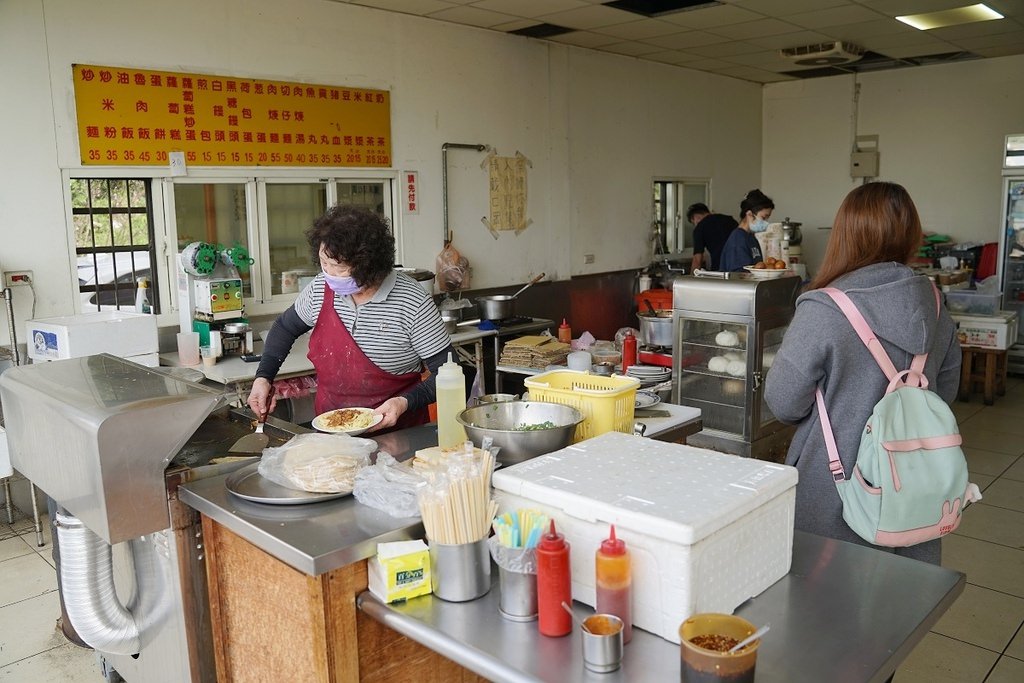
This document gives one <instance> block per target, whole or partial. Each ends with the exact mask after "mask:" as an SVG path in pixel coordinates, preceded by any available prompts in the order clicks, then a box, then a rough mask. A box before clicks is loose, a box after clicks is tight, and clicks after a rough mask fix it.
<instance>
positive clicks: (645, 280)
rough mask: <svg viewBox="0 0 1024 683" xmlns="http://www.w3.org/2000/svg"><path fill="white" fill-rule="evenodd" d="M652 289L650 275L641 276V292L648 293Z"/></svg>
mask: <svg viewBox="0 0 1024 683" xmlns="http://www.w3.org/2000/svg"><path fill="white" fill-rule="evenodd" d="M650 288H651V276H650V275H641V276H640V291H641V292H646V291H647V290H648V289H650Z"/></svg>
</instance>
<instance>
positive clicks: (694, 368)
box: [683, 365, 747, 382]
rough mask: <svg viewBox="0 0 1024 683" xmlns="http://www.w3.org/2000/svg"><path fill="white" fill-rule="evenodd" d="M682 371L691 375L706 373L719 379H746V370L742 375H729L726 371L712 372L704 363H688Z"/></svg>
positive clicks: (742, 380) (743, 380)
mask: <svg viewBox="0 0 1024 683" xmlns="http://www.w3.org/2000/svg"><path fill="white" fill-rule="evenodd" d="M683 372H684V373H685V372H688V373H690V374H693V375H707V376H708V377H720V378H721V379H735V380H739V381H740V382H746V381H747V372H746V370H744V371H743V374H742V375H739V376H737V375H730V374H729V373H728V372H714V371H713V370H709V369H708V367H707V366H706V365H689V366H687V367H685V368H683Z"/></svg>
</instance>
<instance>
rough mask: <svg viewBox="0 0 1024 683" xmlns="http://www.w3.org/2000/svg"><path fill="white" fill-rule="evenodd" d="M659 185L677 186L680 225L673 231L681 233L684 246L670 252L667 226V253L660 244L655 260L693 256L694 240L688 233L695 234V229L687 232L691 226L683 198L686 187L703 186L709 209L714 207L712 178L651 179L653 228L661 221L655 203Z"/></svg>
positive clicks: (669, 177) (655, 252) (705, 200)
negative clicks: (655, 193) (656, 189)
mask: <svg viewBox="0 0 1024 683" xmlns="http://www.w3.org/2000/svg"><path fill="white" fill-rule="evenodd" d="M658 184H672V185H675V186H676V189H678V192H677V194H678V197H677V199H676V206H677V209H678V212H679V213H678V218H679V223H678V225H677V226H675V227H674V228H673V229H675V230H678V231H679V235H677V237H682V238H683V245H682V247H677V248H676V249H674V250H672V251H668V246H667V241H668V240H667V237H668V235H667V231H668V226H667V225H666V226H665V230H666V233H665V235H664V236H663V237H664V238H665V241H666V245H665V251H662V250H661V249H662V248H661V245H660V244H659V245H658V246H657V247H656V248H655V250H654V256H655V258H657V257H658V256H661V257H663V258H672V257H676V258H679V257H686V256H692V255H693V238H692V237H691V238H690V239H689V240H687V239H686V236H687V233H689V234H690V235H692V234H693V227H691V228H690V229H689V230H687V226H688V224H689V221H687V220H686V209H687V208H688V207H687V205H686V204H685V203H684V202H685V200H684V199H683V197H684V195H685V187H686V186H687V185H692V186H703V187H704V188H705V190H704V195H705V199H704V203H705V204H707V205H708V206H709V207H711V206H712V205H713V204H712V200H711V198H712V193H711V186H712V182H711V178H710V177H707V178H705V177H697V176H682V177H675V176H654V177H653V178H652V179H651V225H652V226H654V225H656V224H657V223H658V220H659V216H658V214H657V213H656V211H655V207H656V201H655V195H654V188H655V186H656V185H658Z"/></svg>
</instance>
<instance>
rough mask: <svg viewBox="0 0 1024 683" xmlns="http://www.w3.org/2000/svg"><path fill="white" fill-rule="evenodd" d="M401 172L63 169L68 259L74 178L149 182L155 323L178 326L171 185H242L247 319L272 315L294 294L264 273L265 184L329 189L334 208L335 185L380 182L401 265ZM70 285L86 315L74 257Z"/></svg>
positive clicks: (72, 238) (72, 244)
mask: <svg viewBox="0 0 1024 683" xmlns="http://www.w3.org/2000/svg"><path fill="white" fill-rule="evenodd" d="M400 176H401V171H399V170H397V169H393V168H366V169H364V168H322V167H320V168H278V167H259V168H255V167H231V168H206V167H198V168H195V167H194V168H189V169H188V174H187V175H181V176H172V175H171V174H170V173H169V170H168V169H167V168H165V167H160V168H159V169H154V168H148V167H131V166H102V167H101V166H96V167H92V166H90V167H79V168H65V169H62V171H61V177H62V180H63V195H64V207H65V222H66V225H67V244H68V254H69V258H70V256H71V255H76V253H77V247H76V245H75V232H74V220H73V211H72V198H71V180H72V178H88V179H93V180H96V179H105V178H128V179H142V180H148V181H150V188H151V192H150V194H151V195H152V207H151V210H152V214H153V235H154V245H153V246H154V252H155V254H156V259H155V264H153V265H152V266H151V269H152V271H153V277H154V278H156V279H157V285H158V292H159V298H160V301H159V306H160V309H159V310H160V311H161V312H160V313H159V314H158V315H157V324H158V325H159V326H161V327H164V326H172V325H173V326H178V325H179V323H180V315H181V314H180V310H179V305H178V274H179V266H178V263H177V259H178V235H177V223H176V218H175V215H174V185H175V184H184V183H189V184H210V183H244V184H245V185H246V211H247V226H246V235H247V238H248V240H249V252H250V256H251V257H252V258H253V259H255V263H254V264H253V267H252V279H251V282H252V291H253V296H252V297H251V298H246V299H245V312H246V315H247V316H262V315H276V314H279V313H281V312H283V311H284V310H285V309H287V308H288V306H290V305H291V304H292V302H294V301H295V299H296V298H297V296H298V294H277V295H273V294H271V291H272V289H271V283H270V277H269V275H268V273H267V272H265V271H267V269H269V267H270V261H269V255H270V245H269V232H268V221H267V216H266V192H265V187H266V184H267V183H275V184H276V183H311V182H315V183H323V184H325V186H326V190H327V206H334V205H335V204H336V203H337V200H338V190H337V186H338V183H339V182H352V183H358V182H380V183H383V185H384V213H385V215H386V216H387V218H388V219H389V221H390V223H391V229H392V233H393V234H394V236H395V262H396V263H404V262H405V261H404V249H403V239H402V231H403V226H402V212H401V207H400V205H399V194H400V192H399V185H398V183H399V180H400ZM68 276H69V283H70V284H71V286H72V291H73V292H75V299H76V303H75V312H76V313H77V314H88V313H89V311H85V310H83V307H82V304H81V297H80V296H78V292H79V289H78V271H77V256H75V258H70V262H69V269H68Z"/></svg>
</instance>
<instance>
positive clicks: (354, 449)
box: [259, 434, 377, 493]
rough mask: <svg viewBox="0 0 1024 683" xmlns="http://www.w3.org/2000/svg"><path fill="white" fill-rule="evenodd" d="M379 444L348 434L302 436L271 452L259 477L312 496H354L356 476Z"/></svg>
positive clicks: (267, 453)
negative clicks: (314, 494) (317, 494)
mask: <svg viewBox="0 0 1024 683" xmlns="http://www.w3.org/2000/svg"><path fill="white" fill-rule="evenodd" d="M375 450H377V444H376V442H374V441H372V440H370V439H357V438H355V437H351V436H347V435H345V434H299V435H297V436H295V437H293V438H292V439H291V440H290V441H288V442H287V443H286V444H284V445H282V446H280V447H279V448H268V449H267V450H266V451H264V453H263V459H262V460H261V461H260V465H259V473H260V474H261V475H263V476H264V477H265V478H267V479H269V480H270V481H272V482H274V483H275V484H280V485H281V486H287V487H289V488H293V489H298V490H300V491H308V492H310V493H351V492H352V487H353V486H355V479H356V473H357V472H358V471H359V470H360V469H362V468H363V467H365V466H366V464H367V462H368V459H369V455H370V453H372V452H374V451H375Z"/></svg>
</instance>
